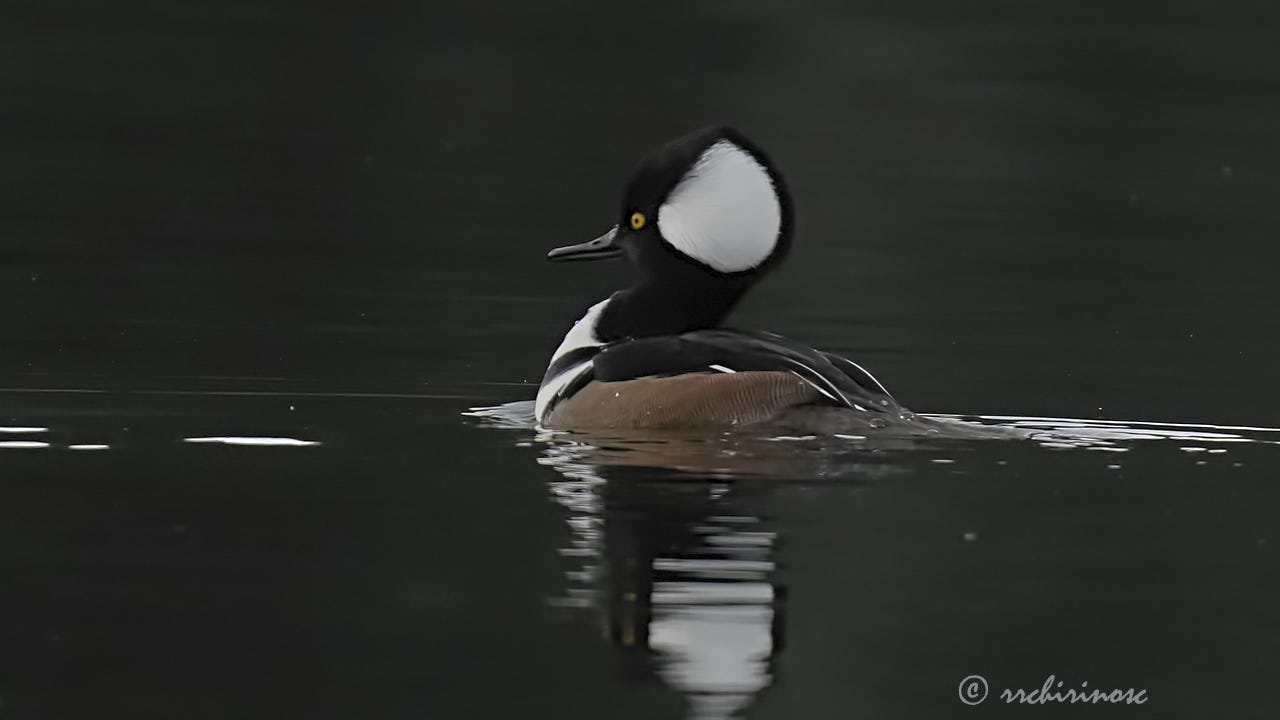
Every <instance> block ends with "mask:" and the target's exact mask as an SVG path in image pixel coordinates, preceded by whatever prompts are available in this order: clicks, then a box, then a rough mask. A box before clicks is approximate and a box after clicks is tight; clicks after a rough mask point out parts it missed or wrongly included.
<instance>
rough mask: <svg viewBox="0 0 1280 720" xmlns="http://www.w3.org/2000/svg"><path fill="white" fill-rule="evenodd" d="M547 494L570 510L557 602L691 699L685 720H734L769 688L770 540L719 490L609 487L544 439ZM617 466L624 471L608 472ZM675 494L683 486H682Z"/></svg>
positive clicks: (772, 633)
mask: <svg viewBox="0 0 1280 720" xmlns="http://www.w3.org/2000/svg"><path fill="white" fill-rule="evenodd" d="M545 449H546V450H547V452H546V453H545V454H544V455H543V456H542V457H540V458H539V459H538V462H539V463H541V464H543V465H545V466H548V467H551V468H553V469H555V470H556V471H557V472H558V473H559V475H560V478H559V479H557V480H553V481H552V482H551V483H550V491H551V497H552V499H553V500H554V501H555V502H557V503H559V504H560V505H562V506H563V507H564V508H565V509H566V510H567V511H568V517H567V518H566V521H567V523H568V526H569V530H570V536H569V541H568V545H567V546H566V547H563V548H561V549H560V554H561V556H563V557H565V558H568V559H570V560H571V561H572V564H571V566H570V567H569V568H568V569H566V571H565V580H566V587H565V593H564V596H563V597H559V598H553V599H552V603H553V604H555V605H558V606H561V607H576V608H582V609H587V610H591V611H593V612H594V613H595V614H596V615H597V617H599V618H600V621H601V623H602V625H603V627H604V630H605V635H606V637H607V638H608V639H609V640H610V641H611V642H613V643H614V644H615V645H617V646H618V647H619V649H620V650H621V651H622V652H623V653H624V654H631V653H636V652H640V653H642V655H641V656H640V657H641V659H642V661H643V662H645V663H647V664H650V665H651V667H652V670H653V672H654V673H655V674H656V675H657V676H658V677H659V678H661V679H662V680H663V682H665V683H666V684H667V685H668V686H670V687H671V688H673V689H676V690H679V691H680V692H681V693H682V694H684V695H685V696H686V698H687V699H688V702H689V714H688V717H689V718H691V719H692V720H717V719H720V718H731V717H734V716H735V715H736V714H737V713H739V712H741V711H742V710H743V709H745V708H746V707H748V706H749V705H750V704H751V702H752V701H753V700H754V698H755V696H756V694H757V693H759V692H760V691H761V690H763V689H764V688H766V687H768V686H769V684H770V683H771V682H772V677H773V676H772V673H771V671H770V662H771V661H772V658H773V656H774V653H775V651H776V649H777V646H778V642H777V640H776V638H777V633H778V632H779V628H780V626H781V618H780V617H779V616H778V615H779V608H778V593H777V591H776V589H775V586H774V584H773V581H772V574H773V572H774V570H775V562H774V560H773V547H774V541H775V540H776V535H775V534H774V533H773V532H771V531H769V530H767V529H764V528H762V527H761V521H760V519H759V518H756V517H752V516H744V515H736V514H724V513H723V509H724V507H725V506H724V503H723V500H724V495H725V492H726V491H725V490H724V489H723V488H718V487H713V486H698V485H689V486H686V487H687V488H690V489H692V492H691V493H682V494H680V495H679V496H678V497H676V498H675V500H674V502H672V500H671V498H669V497H667V496H666V495H665V493H664V491H662V490H661V489H658V490H654V489H646V488H645V487H644V486H643V484H635V483H627V482H625V481H624V482H620V483H613V484H611V483H610V482H609V481H608V480H607V479H606V478H605V477H604V476H603V475H602V474H601V470H602V468H601V467H600V466H596V465H593V464H591V463H589V462H584V461H583V459H582V457H581V456H580V455H578V454H577V453H575V452H557V451H556V450H557V449H560V450H563V447H562V446H559V445H558V444H557V443H554V442H553V443H550V444H548V445H547V446H546V448H545ZM617 467H622V468H624V469H626V466H617ZM682 489H683V488H682Z"/></svg>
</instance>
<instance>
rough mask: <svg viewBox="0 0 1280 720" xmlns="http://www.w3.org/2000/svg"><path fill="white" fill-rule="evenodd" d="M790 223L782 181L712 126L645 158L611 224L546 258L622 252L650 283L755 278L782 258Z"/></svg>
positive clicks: (733, 134) (730, 134)
mask: <svg viewBox="0 0 1280 720" xmlns="http://www.w3.org/2000/svg"><path fill="white" fill-rule="evenodd" d="M792 223H793V220H792V210H791V197H790V195H789V194H788V193H787V187H786V183H785V182H784V181H783V179H782V176H781V175H780V174H778V172H777V170H775V169H774V167H773V164H772V163H771V162H770V160H769V158H768V156H767V155H765V153H764V151H762V150H760V148H758V147H757V146H756V145H755V143H753V142H751V141H750V140H748V139H747V138H746V137H744V136H743V135H742V134H741V133H739V132H737V131H736V130H733V129H731V128H728V127H723V126H716V127H709V128H704V129H701V130H698V131H696V132H693V133H691V134H689V135H685V136H684V137H681V138H678V139H676V140H673V141H671V142H669V143H666V144H665V145H662V146H661V147H659V148H657V149H655V150H654V151H653V152H651V153H649V155H647V156H646V157H645V158H644V159H643V160H641V161H640V164H639V165H638V166H637V167H636V169H635V171H634V172H633V173H632V175H631V179H630V180H629V181H628V182H627V187H626V190H625V192H624V193H623V198H622V207H621V208H620V210H619V213H618V222H617V225H615V226H614V228H612V229H611V230H610V231H609V232H607V233H605V234H604V235H602V236H600V237H598V238H596V239H595V240H592V241H590V242H586V243H582V244H580V245H571V246H568V247H563V248H556V249H555V250H552V251H551V253H550V254H549V255H548V257H549V258H550V259H551V260H594V259H598V258H606V257H617V256H619V255H622V254H625V255H626V257H627V258H628V259H629V260H630V261H631V262H632V263H634V264H635V265H636V266H637V267H639V268H640V270H641V272H643V273H645V275H647V276H651V277H653V278H654V279H660V278H661V279H666V280H671V279H673V278H672V274H673V273H675V274H677V275H681V274H684V273H687V272H691V271H692V272H697V273H701V274H703V275H710V276H716V277H721V278H726V277H733V276H758V275H760V274H762V273H764V272H766V271H768V270H769V269H771V268H773V267H774V266H776V265H777V264H778V263H779V262H781V261H782V259H783V258H784V257H785V256H786V253H787V250H788V249H789V247H790V244H791V232H792ZM682 270H683V272H682Z"/></svg>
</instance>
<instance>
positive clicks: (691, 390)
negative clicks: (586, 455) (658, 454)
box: [545, 371, 820, 430]
mask: <svg viewBox="0 0 1280 720" xmlns="http://www.w3.org/2000/svg"><path fill="white" fill-rule="evenodd" d="M819 397H820V394H819V393H818V391H817V390H816V389H814V387H813V386H812V385H810V384H808V383H806V382H805V381H803V380H801V379H800V378H799V377H797V376H795V375H793V374H791V373H789V372H778V371H771V372H737V373H714V374H712V373H694V374H689V375H676V376H673V377H644V378H636V379H635V380H622V381H619V382H592V383H590V384H588V385H587V386H586V387H584V388H582V389H581V390H579V391H578V392H577V393H574V395H573V396H572V397H570V398H569V399H567V400H564V401H562V402H561V403H560V404H559V405H557V406H556V407H555V409H553V410H552V411H551V414H550V415H549V416H548V417H547V421H546V423H545V424H546V426H547V427H552V428H560V429H564V430H578V429H587V428H683V427H706V426H741V425H751V424H754V423H762V422H767V421H769V420H772V419H774V418H776V417H777V416H778V415H779V414H780V413H781V412H782V411H784V410H786V409H787V408H791V407H795V406H797V405H804V404H806V403H811V402H814V401H815V400H817V399H818V398H819Z"/></svg>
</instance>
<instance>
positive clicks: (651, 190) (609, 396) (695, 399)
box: [534, 125, 914, 430]
mask: <svg viewBox="0 0 1280 720" xmlns="http://www.w3.org/2000/svg"><path fill="white" fill-rule="evenodd" d="M615 221H616V222H615V224H614V225H613V226H612V227H610V228H609V229H608V230H607V231H606V232H605V233H603V234H602V235H600V236H599V237H596V238H595V239H593V240H590V241H587V242H583V243H579V244H576V245H567V246H564V247H557V248H555V249H553V250H551V251H550V252H549V253H548V254H547V258H548V259H549V260H551V261H552V262H581V261H594V260H606V259H625V260H626V261H627V262H629V263H630V264H631V265H632V266H633V267H634V268H635V269H636V271H637V274H638V276H639V278H638V281H637V282H636V283H635V284H633V285H631V286H630V287H627V288H624V289H622V290H618V291H616V292H614V293H613V294H611V295H610V296H609V297H607V298H605V299H604V300H602V301H600V302H597V303H596V304H594V305H592V306H591V307H590V308H588V309H587V311H586V313H585V314H584V315H583V316H582V317H581V318H580V319H579V320H577V321H576V322H575V323H574V324H573V326H572V327H571V328H570V329H569V331H568V332H567V333H566V334H565V336H564V338H563V340H562V341H561V342H560V344H559V346H558V347H557V348H556V349H555V352H554V353H553V354H552V356H551V360H550V362H549V364H548V366H547V370H546V373H545V374H544V376H543V379H542V383H541V385H540V386H539V388H538V394H537V398H536V400H535V404H534V413H535V418H536V421H537V423H538V425H540V426H541V427H544V428H547V429H554V430H593V429H614V430H622V429H672V428H674V429H680V428H690V429H706V428H735V427H757V426H769V427H775V426H776V427H793V428H801V429H811V428H812V426H814V425H815V424H817V425H821V426H822V427H824V428H828V429H831V428H834V429H849V428H855V429H866V428H876V427H884V426H886V425H888V424H889V423H891V422H902V421H908V422H909V421H911V420H912V419H913V418H914V415H913V414H912V413H911V412H910V411H909V410H906V409H905V408H903V407H902V406H901V405H900V404H899V403H898V402H897V401H896V400H895V399H894V398H893V396H892V395H890V394H889V391H888V390H886V389H885V387H884V386H883V385H882V384H881V383H880V382H879V381H878V380H876V379H875V377H873V376H872V375H871V373H869V372H867V371H866V370H865V369H863V368H862V366H860V365H858V364H857V363H855V362H853V361H852V360H849V359H848V358H845V357H841V356H839V355H835V354H832V353H828V352H824V351H821V350H817V349H814V348H811V347H809V346H807V345H804V344H802V343H800V342H796V341H793V340H790V339H788V338H785V337H783V336H781V335H777V334H774V333H770V332H763V331H753V330H740V329H732V328H728V327H725V326H724V322H725V320H726V319H727V318H728V316H729V315H730V313H731V312H732V310H733V309H734V307H735V306H736V305H737V303H738V302H739V300H741V299H742V297H743V296H744V295H745V294H746V293H747V292H748V291H749V290H750V289H751V288H752V287H753V286H754V285H755V284H756V283H757V282H759V281H760V280H761V279H762V278H764V277H765V276H767V275H769V274H770V273H772V272H773V271H774V270H776V269H777V268H778V266H779V265H781V264H782V262H783V260H784V259H785V258H786V257H787V254H788V252H789V251H790V249H791V244H792V236H793V235H794V229H795V220H794V210H793V207H792V200H791V195H790V193H789V191H788V189H787V184H786V182H785V180H784V179H783V177H782V174H781V173H780V172H779V171H778V169H777V167H776V166H775V165H774V163H773V161H772V160H771V159H770V157H769V155H768V154H766V153H765V152H764V150H762V149H761V148H760V147H759V146H758V145H756V144H755V143H754V142H752V141H751V140H749V139H748V138H747V137H746V136H745V135H743V134H742V133H741V132H738V131H737V130H735V129H733V128H731V127H728V126H725V125H716V126H711V127H705V128H701V129H699V130H696V131H694V132H691V133H689V134H687V135H684V136H683V137H679V138H677V139H675V140H671V141H669V142H667V143H665V144H663V145H661V146H659V147H657V148H656V149H654V150H653V151H651V152H650V153H649V154H648V155H646V156H645V157H644V158H643V159H642V160H641V161H640V162H639V164H638V165H637V166H636V168H635V170H634V172H633V173H632V175H631V177H630V179H629V180H628V181H627V183H626V186H625V188H624V190H623V194H622V204H621V208H620V209H619V210H618V212H617V214H616V215H615Z"/></svg>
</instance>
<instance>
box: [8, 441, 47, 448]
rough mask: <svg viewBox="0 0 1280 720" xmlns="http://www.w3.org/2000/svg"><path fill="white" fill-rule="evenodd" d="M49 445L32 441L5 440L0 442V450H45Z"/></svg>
mask: <svg viewBox="0 0 1280 720" xmlns="http://www.w3.org/2000/svg"><path fill="white" fill-rule="evenodd" d="M47 447H49V443H47V442H36V441H34V440H5V441H0V448H47Z"/></svg>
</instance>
